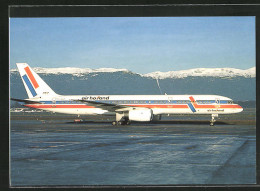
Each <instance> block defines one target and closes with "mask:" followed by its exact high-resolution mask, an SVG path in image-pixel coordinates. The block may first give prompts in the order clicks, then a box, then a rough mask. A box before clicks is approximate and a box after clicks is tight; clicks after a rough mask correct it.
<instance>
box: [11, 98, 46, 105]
mask: <svg viewBox="0 0 260 191" xmlns="http://www.w3.org/2000/svg"><path fill="white" fill-rule="evenodd" d="M11 100H12V101H18V102H23V103H27V104H41V102H38V101H31V100H26V99H15V98H11Z"/></svg>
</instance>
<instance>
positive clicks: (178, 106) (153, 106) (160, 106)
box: [25, 104, 188, 110]
mask: <svg viewBox="0 0 260 191" xmlns="http://www.w3.org/2000/svg"><path fill="white" fill-rule="evenodd" d="M25 106H26V107H32V108H38V109H45V108H46V109H47V108H75V109H76V108H99V107H94V106H89V105H62V104H56V105H54V104H53V105H51V104H48V105H47V104H46V105H45V104H30V105H25ZM125 106H130V107H146V108H179V109H180V108H181V109H183V108H184V109H186V108H188V106H187V105H125ZM104 110H105V109H104Z"/></svg>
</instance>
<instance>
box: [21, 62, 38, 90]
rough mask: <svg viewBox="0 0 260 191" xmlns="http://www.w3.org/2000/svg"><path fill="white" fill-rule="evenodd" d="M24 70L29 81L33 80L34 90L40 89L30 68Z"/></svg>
mask: <svg viewBox="0 0 260 191" xmlns="http://www.w3.org/2000/svg"><path fill="white" fill-rule="evenodd" d="M24 70H25V72H26V74H27V75H28V77H29V79H30V80H31V82H32V84H33V86H34V88H35V89H36V88H38V87H39V84H38V83H37V81H36V80H35V78H34V76H33V74H32V72H31V70H30V68H29V67H28V66H27V67H25V68H24Z"/></svg>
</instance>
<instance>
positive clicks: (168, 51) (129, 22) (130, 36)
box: [10, 17, 256, 74]
mask: <svg viewBox="0 0 260 191" xmlns="http://www.w3.org/2000/svg"><path fill="white" fill-rule="evenodd" d="M16 62H26V63H28V64H29V65H30V66H31V67H47V68H55V67H80V68H91V69H97V68H125V69H128V70H130V71H133V72H137V73H141V74H145V73H149V72H154V71H161V72H167V71H176V70H184V69H191V68H223V67H232V68H238V69H248V68H251V67H254V66H255V62H256V58H255V17H84V18H76V17H75V18H69V17H68V18H10V68H11V69H12V68H16V65H15V63H16Z"/></svg>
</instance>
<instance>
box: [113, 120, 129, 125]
mask: <svg viewBox="0 0 260 191" xmlns="http://www.w3.org/2000/svg"><path fill="white" fill-rule="evenodd" d="M112 125H130V121H129V120H125V121H113V122H112Z"/></svg>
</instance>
